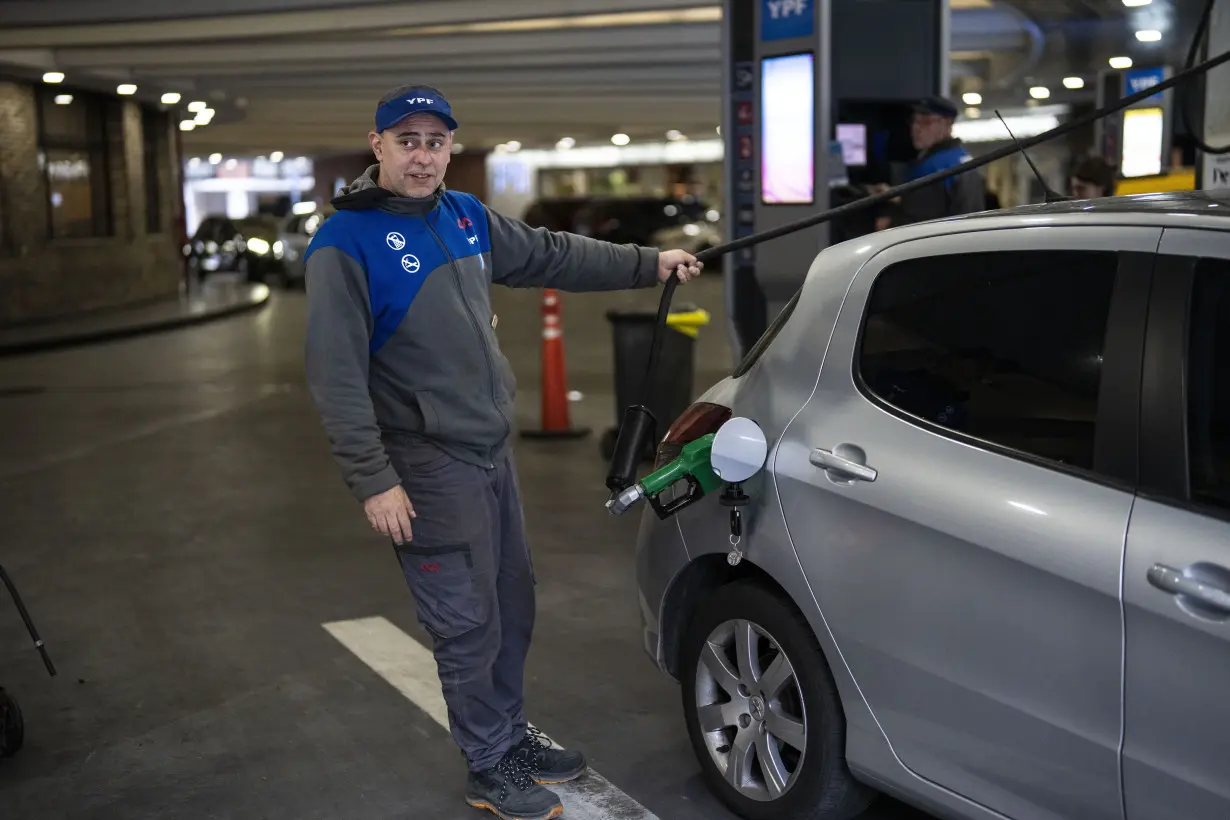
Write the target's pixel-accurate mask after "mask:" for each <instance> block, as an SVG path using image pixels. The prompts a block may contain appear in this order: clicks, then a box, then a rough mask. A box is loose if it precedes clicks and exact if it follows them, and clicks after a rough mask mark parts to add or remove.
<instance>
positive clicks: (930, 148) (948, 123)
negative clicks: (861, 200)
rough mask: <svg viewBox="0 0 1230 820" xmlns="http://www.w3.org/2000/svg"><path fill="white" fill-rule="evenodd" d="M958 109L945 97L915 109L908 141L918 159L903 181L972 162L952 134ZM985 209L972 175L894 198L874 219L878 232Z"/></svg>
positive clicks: (982, 189) (982, 190)
mask: <svg viewBox="0 0 1230 820" xmlns="http://www.w3.org/2000/svg"><path fill="white" fill-rule="evenodd" d="M956 119H957V107H956V106H955V105H953V104H952V103H950V102H949V101H948V100H946V99H944V98H943V97H928V98H927V99H925V100H922V101H921V102H919V103H918V104H916V105H915V106H914V114H913V118H912V119H911V120H910V139H911V140H912V142H913V144H914V150H916V151H918V157H917V159H915V160H914V162H912V163H910V168H909V174H908V177H907V181H913V180H916V179H921V178H922V177H925V176H930V175H931V174H934V173H936V172H937V171H943V170H945V169H947V168H954V167H956V166H958V165H960V164H962V163H964V162H968V161H969V160H970V158H971V157H970V155H969V153H968V152H967V151H966V150H965V146H964V145H962V143H961V140H959V139H957V138H956V137H954V136H953V135H952V124H953V122H954V121H955V120H956ZM983 210H986V191H985V186H984V185H983V182H982V177H981V176H980V175H979V174H978V172H977V171H976V170H975V171H967V172H965V173H963V174H956V175H954V176H951V177H949V178H948V179H946V180H943V181H942V182H936V183H934V184H931V185H927V186H925V187H923V188H919V189H918V190H916V191H912V192H910V193H908V194H905V195H903V196H901V197H899V198H897V199H895V200H893V201H892V203H891V204H890V205H889V207H888V208H887V209H886V212H885V213H884V214H883V215H882V216H881V217H880V218H879V219H878V220H877V223H876V227H877V229H879V230H883V229H885V228H889V227H892V226H896V225H909V224H910V223H912V222H924V221H926V220H929V219H940V218H942V217H946V216H956V215H957V214H970V213H977V212H979V211H983Z"/></svg>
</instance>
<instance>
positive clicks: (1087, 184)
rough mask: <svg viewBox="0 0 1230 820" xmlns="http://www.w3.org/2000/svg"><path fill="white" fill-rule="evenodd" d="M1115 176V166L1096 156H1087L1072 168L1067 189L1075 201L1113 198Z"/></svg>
mask: <svg viewBox="0 0 1230 820" xmlns="http://www.w3.org/2000/svg"><path fill="white" fill-rule="evenodd" d="M1115 176H1116V169H1115V166H1113V165H1111V164H1110V163H1109V162H1107V161H1106V160H1105V159H1103V158H1102V157H1100V156H1098V155H1097V154H1089V155H1088V156H1085V157H1082V158H1081V159H1080V160H1078V161H1077V163H1076V164H1075V165H1074V166H1072V173H1071V174H1070V179H1069V180H1068V187H1069V188H1070V189H1071V191H1072V196H1073V197H1074V198H1076V199H1098V198H1100V197H1104V196H1114V195H1115Z"/></svg>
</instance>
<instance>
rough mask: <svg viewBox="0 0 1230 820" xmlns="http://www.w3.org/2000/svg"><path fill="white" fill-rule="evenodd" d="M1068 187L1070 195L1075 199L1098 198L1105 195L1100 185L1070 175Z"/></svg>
mask: <svg viewBox="0 0 1230 820" xmlns="http://www.w3.org/2000/svg"><path fill="white" fill-rule="evenodd" d="M1068 187H1070V188H1071V189H1072V196H1073V197H1074V198H1075V199H1099V198H1101V197H1104V196H1106V192H1105V191H1104V190H1102V186H1101V185H1097V184H1095V183H1092V182H1089V181H1088V180H1084V179H1077V178H1076V177H1072V178H1071V179H1070V180H1068Z"/></svg>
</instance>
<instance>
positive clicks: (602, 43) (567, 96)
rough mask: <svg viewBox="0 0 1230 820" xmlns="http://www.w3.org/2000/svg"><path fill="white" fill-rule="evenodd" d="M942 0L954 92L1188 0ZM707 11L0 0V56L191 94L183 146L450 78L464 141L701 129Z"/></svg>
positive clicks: (347, 110) (1037, 71) (1053, 75)
mask: <svg viewBox="0 0 1230 820" xmlns="http://www.w3.org/2000/svg"><path fill="white" fill-rule="evenodd" d="M952 2H953V12H952V52H953V59H954V62H953V77H954V86H955V88H954V91H955V92H960V91H963V90H974V89H978V90H982V91H983V94H984V98H985V100H986V103H987V104H997V105H1005V106H1012V105H1017V106H1019V105H1021V104H1022V103H1023V102H1024V100H1025V99H1026V94H1027V89H1028V88H1029V86H1031V85H1036V84H1046V85H1048V86H1050V87H1051V88H1053V89H1054V90H1055V95H1054V96H1053V97H1052V99H1051V102H1063V101H1066V100H1069V99H1078V98H1082V97H1083V98H1085V99H1088V98H1089V95H1090V94H1091V93H1092V91H1091V89H1092V86H1093V83H1092V82H1090V83H1089V86H1088V87H1087V88H1086V89H1085V90H1084V91H1079V92H1076V91H1066V90H1065V89H1063V87H1062V85H1061V84H1060V80H1061V78H1062V77H1063V76H1066V75H1069V74H1073V73H1082V74H1084V75H1085V76H1086V77H1088V78H1089V79H1090V80H1092V78H1093V76H1094V72H1096V71H1097V70H1100V69H1101V68H1103V67H1105V66H1106V60H1107V58H1108V57H1110V56H1111V55H1113V54H1129V55H1132V56H1133V57H1134V58H1135V59H1136V60H1137V63H1138V64H1145V63H1149V62H1157V61H1163V60H1170V61H1171V62H1179V61H1181V60H1182V57H1183V54H1184V52H1185V50H1186V46H1187V38H1188V37H1189V36H1190V27H1191V23H1193V22H1194V19H1195V16H1196V15H1197V14H1198V11H1192V10H1190V9H1181V8H1180V7H1179V6H1176V5H1175V4H1182V3H1186V4H1189V5H1198V2H1199V0H1153V2H1152V3H1151V4H1150V5H1149V6H1146V7H1144V8H1128V7H1125V6H1124V5H1123V3H1122V0H1012V2H1011V4H1009V3H1008V2H1006V0H952ZM719 19H720V7H719V6H718V5H717V4H716V3H714V2H712V0H195V2H193V3H191V4H182V3H171V2H167V0H123V2H119V0H0V66H3V67H5V68H6V70H7V72H8V73H10V74H18V75H22V76H28V77H32V78H37V77H40V76H41V75H42V73H43V72H44V71H46V70H52V69H54V70H58V71H61V72H63V73H64V74H65V75H66V78H67V79H66V81H65V85H66V86H68V85H71V84H79V85H82V86H86V87H96V88H102V89H106V90H114V88H115V86H116V84H118V83H121V82H131V83H135V84H136V85H137V86H138V92H137V96H138V98H143V99H146V100H148V101H151V102H157V101H158V100H159V98H160V96H161V95H162V94H163V93H164V92H166V91H176V92H179V93H180V94H182V95H183V96H182V100H181V102H180V103H179V104H178V105H177V106H173V107H175V108H177V109H179V110H181V111H184V110H185V109H184V107H185V106H186V105H187V104H188V103H189V102H191V101H194V100H199V101H204V102H206V103H207V104H208V105H209V106H210V107H211V108H213V109H214V110H215V112H216V114H215V116H214V118H213V120H212V122H211V123H210V124H209V125H207V126H203V127H198V128H196V129H195V130H193V131H191V132H186V133H184V134H183V139H184V146H185V150H186V151H189V152H192V153H207V152H212V151H220V152H226V153H242V154H264V153H268V152H270V151H275V150H280V151H284V152H286V153H288V154H291V153H294V154H313V155H321V154H328V153H334V152H340V151H351V150H363V149H364V148H365V136H364V135H365V134H366V132H367V130H368V128H369V127H370V123H371V117H372V113H373V111H374V108H375V103H376V100H377V99H378V98H379V97H380V95H381V94H382V93H383V92H384V91H386V90H388V89H389V88H392V87H395V86H397V85H401V84H404V83H408V82H424V83H428V84H431V85H435V86H437V87H439V88H441V89H442V90H444V91H445V92H446V93H447V94H448V96H449V99H450V101H451V102H452V103H453V106H454V108H455V109H456V110H457V112H458V118H459V119H460V120H461V123H462V128H461V130H459V131H458V137H457V138H458V141H459V142H462V143H464V144H465V145H467V146H471V147H475V148H489V147H491V146H493V145H495V144H497V143H501V142H505V141H508V140H517V141H519V142H521V143H522V144H523V145H526V146H527V147H528V146H535V145H544V146H546V145H552V144H554V143H555V141H556V140H558V139H559V138H560V137H563V136H570V137H573V138H574V139H576V140H577V142H578V143H579V144H584V143H590V142H592V143H605V142H606V141H607V140H608V139H609V138H610V136H611V134H613V133H616V132H623V133H626V134H628V135H629V136H631V137H632V139H634V140H643V139H653V140H659V139H661V138H662V135H663V134H664V133H665V132H666V131H667V130H669V129H677V130H679V131H681V132H683V133H684V134H687V135H689V136H695V137H713V136H716V135H715V133H714V128H715V126H716V125H717V123H718V121H719V116H720V111H721V108H720V91H721V71H720V66H721V53H720V47H719V25H720V23H719ZM1184 20H1186V21H1187V25H1186V26H1185V25H1183V24H1182V21H1184ZM1137 28H1157V29H1159V30H1161V31H1163V35H1164V37H1163V40H1162V42H1160V43H1139V42H1137V41H1136V40H1135V38H1134V37H1133V36H1132V32H1133V30H1135V29H1137ZM183 116H184V117H187V118H191V116H192V115H191V114H187V113H184V114H183Z"/></svg>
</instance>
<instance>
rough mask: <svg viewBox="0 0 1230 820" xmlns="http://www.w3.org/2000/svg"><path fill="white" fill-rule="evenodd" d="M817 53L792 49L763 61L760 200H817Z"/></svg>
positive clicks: (773, 202)
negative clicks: (791, 51) (794, 52)
mask: <svg viewBox="0 0 1230 820" xmlns="http://www.w3.org/2000/svg"><path fill="white" fill-rule="evenodd" d="M814 62H815V58H814V57H813V55H812V54H810V53H806V54H787V55H783V56H781V57H766V58H764V59H763V60H761V61H760V100H761V103H760V105H761V114H760V200H761V202H763V203H764V204H765V205H812V204H814V203H815V199H816V196H815V179H816V173H815V156H816V134H815V131H816V125H815V123H816V118H815V100H816V95H815V80H816V73H815V65H814Z"/></svg>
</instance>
